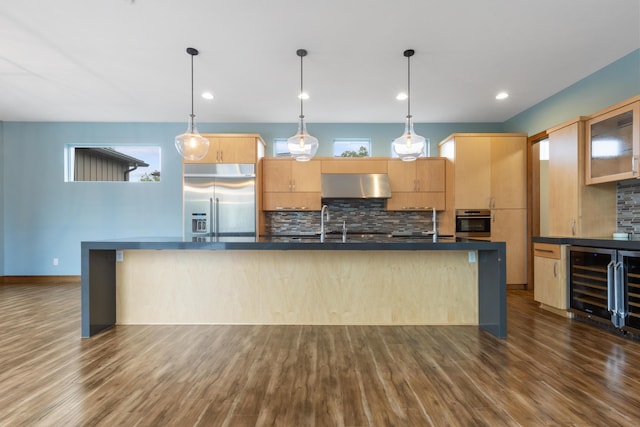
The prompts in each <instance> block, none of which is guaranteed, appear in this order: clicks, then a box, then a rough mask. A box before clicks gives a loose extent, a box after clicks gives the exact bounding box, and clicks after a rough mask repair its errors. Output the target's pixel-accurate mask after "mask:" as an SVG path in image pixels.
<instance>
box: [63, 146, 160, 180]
mask: <svg viewBox="0 0 640 427" xmlns="http://www.w3.org/2000/svg"><path fill="white" fill-rule="evenodd" d="M65 181H66V182H73V181H120V182H159V181H160V147H157V146H149V145H126V146H124V145H123V146H108V145H80V144H68V145H67V146H66V148H65Z"/></svg>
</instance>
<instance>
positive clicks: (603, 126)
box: [586, 102, 640, 184]
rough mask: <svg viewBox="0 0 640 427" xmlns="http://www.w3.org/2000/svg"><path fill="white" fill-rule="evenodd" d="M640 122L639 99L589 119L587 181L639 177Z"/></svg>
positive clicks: (599, 181)
mask: <svg viewBox="0 0 640 427" xmlns="http://www.w3.org/2000/svg"><path fill="white" fill-rule="evenodd" d="M639 121H640V102H636V103H633V104H630V105H627V106H624V107H620V108H617V109H615V110H612V111H609V112H607V113H604V114H602V115H599V116H597V117H594V118H593V119H591V120H589V121H588V122H587V127H586V136H587V165H586V183H587V184H597V183H601V182H611V181H621V180H624V179H630V178H637V177H638V167H639V166H638V155H639V154H640V153H639V151H640V123H639Z"/></svg>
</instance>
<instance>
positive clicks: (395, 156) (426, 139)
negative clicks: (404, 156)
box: [389, 138, 447, 159]
mask: <svg viewBox="0 0 640 427" xmlns="http://www.w3.org/2000/svg"><path fill="white" fill-rule="evenodd" d="M428 146H429V138H425V139H424V150H422V157H427V147H428ZM389 147H391V157H393V158H394V159H397V158H398V154H396V152H395V151H393V141H391V142H390V143H389ZM444 157H447V156H446V155H444Z"/></svg>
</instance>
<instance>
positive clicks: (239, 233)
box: [183, 164, 256, 241]
mask: <svg viewBox="0 0 640 427" xmlns="http://www.w3.org/2000/svg"><path fill="white" fill-rule="evenodd" d="M255 189H256V175H255V165H253V164H185V165H184V185H183V205H184V230H183V232H184V238H185V239H187V240H191V241H224V240H231V239H233V240H242V239H245V240H255V236H256V191H255Z"/></svg>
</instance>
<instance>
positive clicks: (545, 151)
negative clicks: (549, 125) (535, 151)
mask: <svg viewBox="0 0 640 427" xmlns="http://www.w3.org/2000/svg"><path fill="white" fill-rule="evenodd" d="M540 160H549V140H548V139H543V140H542V141H540Z"/></svg>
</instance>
